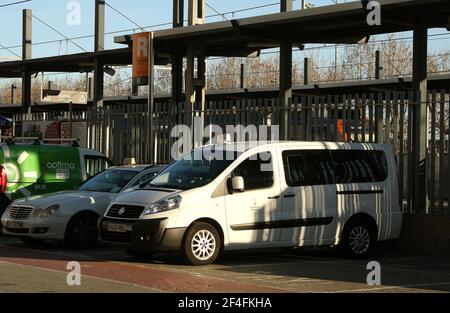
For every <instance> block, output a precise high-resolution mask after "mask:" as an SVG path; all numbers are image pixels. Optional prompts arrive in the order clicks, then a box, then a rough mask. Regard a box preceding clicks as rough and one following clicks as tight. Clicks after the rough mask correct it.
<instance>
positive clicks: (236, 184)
mask: <svg viewBox="0 0 450 313" xmlns="http://www.w3.org/2000/svg"><path fill="white" fill-rule="evenodd" d="M231 188H232V190H233V191H234V192H244V191H245V182H244V177H242V176H236V177H233V178H232V179H231Z"/></svg>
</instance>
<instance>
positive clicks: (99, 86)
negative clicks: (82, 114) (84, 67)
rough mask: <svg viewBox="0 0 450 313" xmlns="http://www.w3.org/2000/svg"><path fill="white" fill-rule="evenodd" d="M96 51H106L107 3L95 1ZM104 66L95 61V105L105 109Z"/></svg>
mask: <svg viewBox="0 0 450 313" xmlns="http://www.w3.org/2000/svg"><path fill="white" fill-rule="evenodd" d="M94 41H95V42H94V51H95V52H99V51H103V50H104V49H105V1H104V0H95V35H94ZM103 66H104V64H103V63H102V62H101V61H100V60H99V58H98V57H96V58H95V61H94V105H95V106H97V107H103V92H104V90H103V88H104V86H103V82H104V77H103V76H104V69H103Z"/></svg>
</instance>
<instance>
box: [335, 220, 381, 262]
mask: <svg viewBox="0 0 450 313" xmlns="http://www.w3.org/2000/svg"><path fill="white" fill-rule="evenodd" d="M374 240H375V239H374V238H373V235H372V232H371V228H370V225H369V223H366V222H364V221H358V220H355V221H350V222H349V223H348V224H347V225H346V226H345V228H344V231H343V233H342V248H343V249H344V252H345V254H346V255H347V256H349V257H352V258H363V257H365V256H367V255H368V254H369V252H370V249H371V248H372V245H373V241H374Z"/></svg>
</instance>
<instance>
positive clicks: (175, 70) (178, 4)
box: [171, 0, 184, 104]
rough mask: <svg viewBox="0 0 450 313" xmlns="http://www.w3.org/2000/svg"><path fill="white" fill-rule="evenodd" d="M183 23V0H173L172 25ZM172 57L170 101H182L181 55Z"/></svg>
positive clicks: (176, 26)
mask: <svg viewBox="0 0 450 313" xmlns="http://www.w3.org/2000/svg"><path fill="white" fill-rule="evenodd" d="M183 25H184V0H173V27H174V28H178V27H183ZM171 59H172V102H173V103H176V104H178V103H180V102H181V101H183V56H182V55H180V54H173V55H172V56H171Z"/></svg>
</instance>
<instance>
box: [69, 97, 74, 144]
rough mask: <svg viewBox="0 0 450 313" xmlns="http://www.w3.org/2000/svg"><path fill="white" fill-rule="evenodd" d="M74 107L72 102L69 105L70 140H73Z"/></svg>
mask: <svg viewBox="0 0 450 313" xmlns="http://www.w3.org/2000/svg"><path fill="white" fill-rule="evenodd" d="M72 114H73V106H72V101H71V102H70V103H69V138H70V139H72V120H73V116H72Z"/></svg>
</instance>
